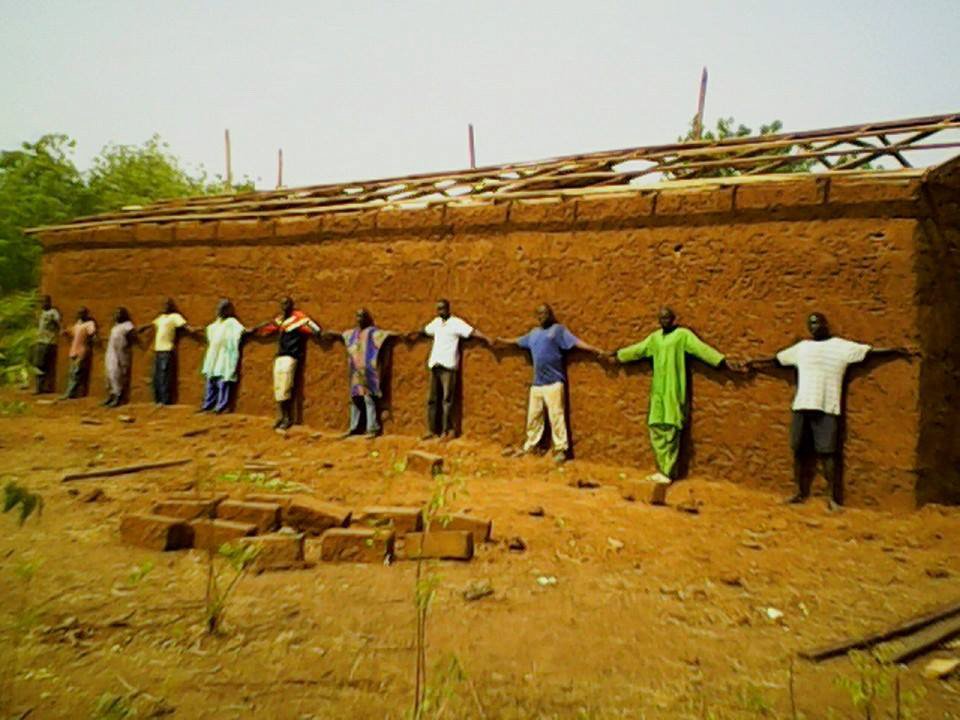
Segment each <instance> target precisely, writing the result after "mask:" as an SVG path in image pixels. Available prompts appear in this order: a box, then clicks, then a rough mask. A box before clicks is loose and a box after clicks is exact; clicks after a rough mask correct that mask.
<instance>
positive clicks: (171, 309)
mask: <svg viewBox="0 0 960 720" xmlns="http://www.w3.org/2000/svg"><path fill="white" fill-rule="evenodd" d="M147 330H153V401H154V402H155V403H156V404H157V406H158V407H159V406H162V405H173V396H174V390H175V386H176V382H177V373H176V367H177V364H176V354H175V353H176V347H177V333H178V331H180V330H184V331H185V332H188V333H198V332H201V329H200V328H195V327H192V326H191V325H189V324H187V320H186V318H185V317H183V315H181V314H180V313H179V312H178V311H177V305H176V303H174V302H173V300H172V299H171V298H167V299H166V300H164V301H163V308H162V310H161V312H160V314H159V315H157V316H156V317H155V318H154V319H153V322H151V323H150V324H149V325H144V326H143V327H139V328H137V332H139V333H143V332H146V331H147Z"/></svg>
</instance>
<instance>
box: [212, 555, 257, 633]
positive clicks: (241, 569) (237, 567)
mask: <svg viewBox="0 0 960 720" xmlns="http://www.w3.org/2000/svg"><path fill="white" fill-rule="evenodd" d="M259 554H260V548H259V547H257V546H256V545H237V546H234V545H230V544H229V543H224V544H223V545H221V546H220V550H219V551H218V553H217V555H218V556H219V558H220V560H221V562H220V564H219V567H218V566H217V563H215V562H214V554H213V553H212V552H211V553H210V556H209V561H210V564H209V567H208V572H207V593H206V603H205V607H204V623H205V624H206V626H207V632H208V633H209V634H211V635H212V634H214V633H215V632H217V630H218V629H219V628H220V625H221V623H222V622H223V616H224V614H225V613H226V611H227V603H228V602H229V600H230V596H231V594H232V593H233V590H234V588H235V587H236V585H237V583H238V582H240V579H241V578H242V577H243V576H244V575H246V574H247V571H248V570H249V569H250V566H251V565H252V564H253V561H254V560H256V559H257V555H259ZM230 571H232V576H231V577H230V579H229V581H226V582H224V579H223V578H224V575H226V574H228V572H230Z"/></svg>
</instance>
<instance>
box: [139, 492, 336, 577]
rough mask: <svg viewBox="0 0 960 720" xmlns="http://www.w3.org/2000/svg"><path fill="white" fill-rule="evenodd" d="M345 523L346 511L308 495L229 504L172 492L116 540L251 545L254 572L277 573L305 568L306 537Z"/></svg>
mask: <svg viewBox="0 0 960 720" xmlns="http://www.w3.org/2000/svg"><path fill="white" fill-rule="evenodd" d="M349 522H350V512H349V510H345V509H344V508H341V507H339V506H337V505H334V504H332V503H323V502H320V501H318V500H316V499H315V498H312V497H310V496H307V495H291V496H274V495H248V496H246V497H245V498H244V499H243V500H232V499H230V498H229V496H228V495H227V494H226V493H219V494H218V493H173V494H171V495H168V496H167V497H165V498H164V499H162V500H160V501H158V502H156V503H154V505H153V508H152V509H151V511H150V512H148V513H138V514H134V515H127V516H125V517H124V518H123V519H122V520H121V522H120V537H121V538H122V540H123V542H125V543H127V544H129V545H137V546H139V547H145V548H149V549H151V550H161V551H166V550H183V549H187V548H197V549H199V550H213V551H216V550H218V549H219V548H220V546H221V545H223V544H224V543H235V544H240V545H243V544H253V545H256V546H257V547H258V548H259V553H258V554H257V558H256V560H255V561H254V569H255V570H257V571H263V570H279V569H287V568H296V567H304V566H305V556H304V540H305V537H306V535H308V534H320V533H322V532H324V531H325V530H327V529H329V528H332V527H342V526H345V525H347V524H348V523H349ZM281 528H282V529H281Z"/></svg>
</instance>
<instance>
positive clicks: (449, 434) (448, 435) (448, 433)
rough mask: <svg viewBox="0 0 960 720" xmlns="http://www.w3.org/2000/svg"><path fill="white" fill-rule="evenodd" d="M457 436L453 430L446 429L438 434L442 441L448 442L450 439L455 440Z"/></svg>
mask: <svg viewBox="0 0 960 720" xmlns="http://www.w3.org/2000/svg"><path fill="white" fill-rule="evenodd" d="M456 438H457V433H455V432H454V431H453V430H447V431H446V432H445V433H444V434H443V435H441V436H440V439H441V440H443V441H444V442H449V441H450V440H455V439H456Z"/></svg>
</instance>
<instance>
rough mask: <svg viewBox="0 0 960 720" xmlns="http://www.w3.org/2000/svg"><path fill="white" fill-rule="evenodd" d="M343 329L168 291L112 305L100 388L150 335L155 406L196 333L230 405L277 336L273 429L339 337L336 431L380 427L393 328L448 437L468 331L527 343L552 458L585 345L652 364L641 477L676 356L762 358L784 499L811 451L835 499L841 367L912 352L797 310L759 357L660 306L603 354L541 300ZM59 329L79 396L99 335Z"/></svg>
mask: <svg viewBox="0 0 960 720" xmlns="http://www.w3.org/2000/svg"><path fill="white" fill-rule="evenodd" d="M355 319H356V323H355V325H354V327H352V328H350V329H348V330H345V331H343V332H330V331H324V330H323V329H321V327H320V326H319V325H318V324H317V323H316V322H315V321H314V320H313V319H311V318H310V317H309V316H308V315H306V314H305V313H303V312H302V311H300V310H299V309H297V308H296V307H295V305H294V302H293V300H292V299H291V298H289V297H286V298H283V300H281V301H280V312H279V313H278V315H277V316H276V317H275V318H273V319H271V320H268V321H265V322H262V323H260V324H259V325H256V326H253V327H246V326H245V325H243V324H242V323H241V322H240V321H239V320H238V319H237V317H236V314H235V311H234V307H233V304H232V303H231V302H230V301H229V300H227V299H223V300H221V301H220V302H219V303H218V304H217V309H216V318H215V319H214V320H213V322H211V323H210V324H208V325H207V326H206V327H205V328H200V327H195V326H192V325H190V324H189V323H188V322H187V320H186V318H185V317H184V316H183V315H182V314H180V313H179V312H178V311H177V308H176V304H175V303H174V301H173V300H171V299H167V300H165V301H164V303H163V307H162V309H161V312H160V313H159V314H158V315H157V316H156V317H155V318H154V319H153V321H152V322H151V323H149V324H147V325H143V326H141V327H137V326H135V325H134V323H133V321H132V320H131V318H130V314H129V313H128V312H127V310H126V308H123V307H120V308H117V310H116V312H115V313H114V324H113V326H112V327H111V329H110V333H109V335H108V338H107V342H106V352H105V361H104V368H105V373H106V380H107V388H108V397H107V399H106V401H105V402H104V404H105V405H107V406H110V407H115V406H117V405H119V404H121V403H122V401H123V398H124V396H125V394H126V388H127V387H128V385H129V380H130V361H131V349H132V346H133V344H134V343H136V342H138V338H139V337H141V336H143V335H145V334H146V333H150V332H152V333H153V351H154V365H153V394H154V400H155V402H156V403H157V404H158V405H169V404H171V403H172V402H173V396H174V383H175V367H176V363H175V358H174V353H175V352H176V342H177V336H178V334H179V333H188V334H193V335H197V336H203V337H204V338H205V341H206V351H205V353H204V358H203V365H202V367H201V374H202V375H203V376H204V378H205V388H204V395H203V400H202V402H201V406H200V411H201V412H213V413H222V412H226V411H228V410H229V409H230V408H231V405H232V400H233V396H234V393H235V388H236V383H237V379H238V369H239V364H240V355H241V346H242V343H243V341H244V339H245V338H246V337H248V336H250V335H260V336H271V335H272V336H276V337H277V353H276V357H275V358H274V364H273V391H274V399H275V401H276V403H277V409H278V417H277V420H276V422H275V424H274V427H275V428H277V429H278V430H281V431H282V430H286V429H287V428H289V427H290V426H291V425H292V424H293V422H294V397H295V393H296V389H297V388H296V385H297V383H298V382H299V381H298V377H299V376H298V372H297V370H298V366H300V365H301V364H302V361H303V357H304V353H305V349H306V342H307V340H308V339H309V338H311V337H313V338H316V339H327V340H331V341H336V342H342V343H343V344H344V347H345V350H346V354H347V365H348V378H349V387H350V403H349V429H348V430H347V432H346V433H345V434H344V436H345V437H346V436H350V435H357V434H365V435H366V436H368V437H375V436H376V435H377V434H379V432H380V430H381V428H380V422H379V417H378V415H379V400H380V398H381V397H382V394H383V388H382V386H381V377H380V351H381V349H382V348H383V345H384V343H385V342H386V341H387V340H388V339H389V338H392V337H397V338H402V339H404V340H406V341H408V342H415V341H416V340H417V339H419V338H422V337H428V338H431V339H432V346H431V350H430V355H429V358H428V360H427V367H428V370H429V374H430V377H429V392H428V399H427V407H426V410H427V434H426V435H425V436H424V439H430V438H441V439H450V438H452V437H454V436H455V434H456V433H455V407H454V404H455V399H456V385H457V381H458V366H459V362H460V353H461V342H462V341H464V340H467V339H469V338H473V339H475V340H477V341H479V342H481V343H483V344H485V345H487V346H488V347H504V346H516V347H519V348H522V349H525V350H527V351H528V352H529V353H530V357H531V360H532V364H533V381H532V384H531V387H530V392H529V404H528V409H527V422H526V438H525V441H524V443H523V445H522V447H520V448H519V449H517V450H515V451H513V454H517V455H520V454H526V453H532V452H535V451H536V450H537V448H538V447H539V445H540V442H541V439H542V436H543V433H544V430H545V425H546V420H549V424H550V429H551V434H552V438H551V439H552V446H553V456H554V459H555V460H556V461H557V462H563V461H565V460H566V459H567V456H568V454H569V450H570V446H569V440H568V435H567V425H566V416H565V405H566V398H565V385H566V382H567V378H566V371H565V360H564V357H565V355H566V353H568V352H570V351H571V350H574V349H580V350H582V351H585V352H588V353H592V354H593V355H595V356H596V357H597V358H598V359H599V360H601V361H604V362H606V361H609V362H616V363H631V362H638V361H641V360H645V359H649V360H651V362H652V365H653V378H652V382H651V386H650V403H649V414H648V418H647V424H648V428H649V435H650V444H651V448H652V450H653V455H654V458H655V461H656V466H657V468H656V471H655V472H654V473H653V474H652V475H651V476H650V479H652V480H654V481H656V482H662V483H669V482H671V481H672V480H673V479H674V477H675V473H676V467H677V460H678V456H679V453H680V445H681V438H682V430H683V427H684V424H685V422H686V421H687V416H688V413H689V394H688V392H687V365H686V364H687V358H688V356H690V357H694V358H696V359H698V360H700V361H701V362H704V363H706V364H707V365H710V366H711V367H714V368H721V369H725V370H726V371H728V372H732V373H738V374H740V373H750V372H752V371H753V370H755V369H758V368H761V367H764V366H790V367H795V368H796V369H797V391H796V395H795V397H794V401H793V406H792V410H793V416H792V422H791V426H790V445H791V449H792V450H793V452H794V455H795V463H794V466H795V481H796V484H797V491H796V494H795V495H794V496H792V497H791V498H790V500H789V501H790V502H803V501H804V500H806V499H807V497H808V496H809V494H810V478H808V477H806V476H805V473H804V472H803V468H802V465H803V463H802V458H803V456H804V455H805V454H806V453H807V452H808V451H809V450H812V451H813V452H814V453H815V454H816V455H817V457H818V458H819V459H820V461H821V466H822V470H823V473H824V476H825V478H826V480H827V483H828V485H829V487H830V491H831V493H830V499H829V501H828V504H829V506H830V507H831V508H835V507H837V506H839V505H841V504H842V503H843V488H842V482H841V479H840V475H839V464H838V462H837V460H838V455H839V452H840V435H841V427H840V419H841V413H842V392H843V379H844V374H845V372H846V369H847V367H848V366H849V365H851V364H855V363H859V362H862V361H863V360H864V359H865V358H866V357H867V356H868V355H901V356H904V357H909V356H913V355H915V353H913V352H910V351H908V350H906V349H904V348H873V347H871V346H869V345H865V344H862V343H857V342H853V341H850V340H845V339H843V338H838V337H833V336H832V335H831V334H830V330H829V327H828V325H827V321H826V318H825V317H824V315H823V314H822V313H812V314H811V315H809V316H808V317H807V327H808V330H809V332H810V339H808V340H801V341H800V342H798V343H796V344H794V345H792V346H790V347H788V348H786V349H784V350H781V351H780V352H778V353H776V355H774V356H772V357H769V358H761V359H753V360H749V361H744V362H737V361H733V360H728V359H727V358H726V357H725V356H724V355H723V354H722V353H720V352H719V351H718V350H716V349H714V348H712V347H711V346H709V345H708V344H706V343H705V342H703V341H702V340H701V339H700V338H698V337H697V336H696V334H694V333H693V332H692V331H691V330H690V329H689V328H686V327H682V326H680V325H678V324H677V319H676V314H675V313H674V312H673V310H671V309H670V308H669V307H663V308H661V309H660V310H659V313H658V322H659V325H660V327H659V329H657V330H655V331H654V332H652V333H650V334H649V335H647V336H646V337H645V338H644V339H643V340H641V341H640V342H637V343H634V344H630V345H626V346H624V347H621V348H620V349H618V350H614V351H610V352H608V351H605V350H602V349H600V348H598V347H595V346H593V345H590V344H588V343H586V342H584V341H583V340H581V339H579V338H578V337H577V336H576V335H574V334H573V333H572V332H571V331H570V330H569V329H568V328H567V327H566V326H564V325H562V324H561V323H559V322H557V320H556V317H555V316H554V312H553V310H552V308H551V307H550V306H549V305H547V304H543V305H540V306H539V307H538V308H537V309H536V319H537V324H536V326H534V327H533V328H531V329H530V330H529V331H528V332H527V333H526V334H524V335H520V336H517V337H512V338H500V337H494V338H490V337H488V336H487V335H484V334H483V333H482V332H480V331H479V330H477V329H476V328H474V327H473V326H471V325H470V324H469V323H467V322H466V321H465V320H463V319H462V318H460V317H457V316H455V315H453V314H452V313H451V308H450V303H449V301H447V300H445V299H441V300H439V301H437V304H436V316H435V317H434V318H433V319H432V320H431V321H430V322H429V323H427V324H426V325H424V326H423V327H422V328H420V329H418V330H416V331H413V332H398V331H389V330H383V329H381V328H379V327H377V326H376V324H375V323H374V321H373V317H372V316H371V314H370V312H369V311H368V310H367V309H365V308H361V309H359V310H358V311H357V313H356V318H355ZM60 325H61V320H60V313H59V312H58V311H57V310H56V308H54V307H53V305H52V303H51V300H50V297H49V296H44V297H43V298H42V306H41V310H40V315H39V323H38V336H37V337H38V343H37V348H36V362H35V364H36V368H37V392H53V389H54V388H53V385H54V377H53V376H54V374H55V367H56V348H57V338H58V336H59V335H60V334H61V328H60ZM62 333H63V334H64V335H66V336H67V337H68V338H69V339H70V351H69V358H70V369H69V373H68V384H67V390H66V393H65V394H64V397H65V398H72V397H78V396H80V395H81V394H86V389H87V385H88V379H89V372H90V359H91V347H92V345H93V344H94V343H97V342H99V337H98V328H97V325H96V323H95V321H94V320H93V319H92V318H91V317H90V314H89V312H88V311H87V309H86V308H80V310H79V311H78V312H77V318H76V321H75V322H74V324H73V325H72V326H70V327H67V328H63V329H62Z"/></svg>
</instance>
